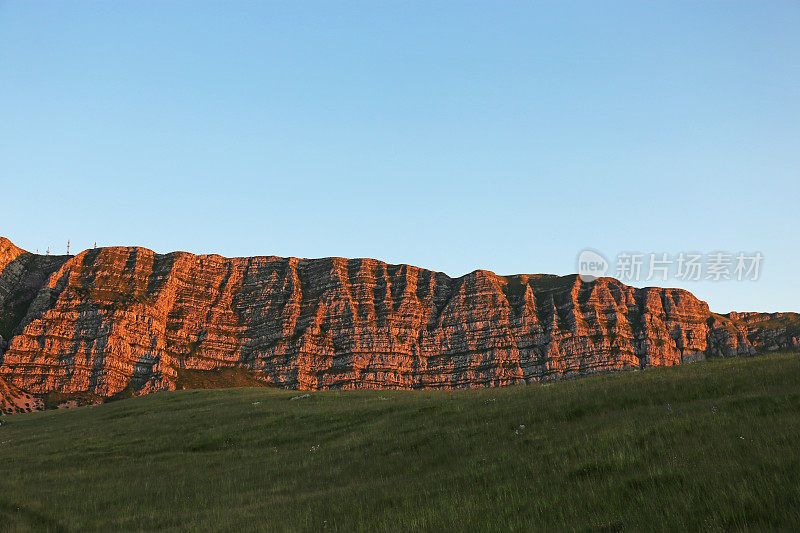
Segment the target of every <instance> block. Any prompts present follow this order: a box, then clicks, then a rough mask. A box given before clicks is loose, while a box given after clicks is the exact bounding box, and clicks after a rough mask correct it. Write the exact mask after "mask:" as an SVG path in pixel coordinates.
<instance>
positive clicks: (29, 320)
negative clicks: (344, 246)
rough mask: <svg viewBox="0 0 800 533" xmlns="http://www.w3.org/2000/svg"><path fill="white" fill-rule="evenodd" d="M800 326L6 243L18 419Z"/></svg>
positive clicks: (1, 362)
mask: <svg viewBox="0 0 800 533" xmlns="http://www.w3.org/2000/svg"><path fill="white" fill-rule="evenodd" d="M798 324H800V317H799V316H798V315H797V314H795V313H776V314H774V315H768V314H763V313H738V314H737V313H731V314H730V315H727V316H723V315H717V314H714V313H711V312H710V311H709V309H708V305H707V304H706V303H705V302H702V301H700V300H698V299H697V298H695V297H694V296H693V295H692V294H691V293H689V292H686V291H683V290H679V289H662V288H642V289H637V288H633V287H629V286H626V285H624V284H622V283H620V282H619V281H617V280H614V279H611V278H599V279H597V280H595V281H593V282H588V283H587V282H583V281H581V280H580V278H579V277H577V276H574V275H572V276H562V277H558V276H552V275H515V276H498V275H496V274H494V273H492V272H489V271H485V270H478V271H475V272H472V273H470V274H467V275H465V276H462V277H459V278H451V277H449V276H447V275H445V274H443V273H440V272H432V271H430V270H425V269H422V268H417V267H413V266H409V265H389V264H386V263H383V262H381V261H376V260H374V259H349V260H348V259H342V258H338V257H334V258H325V259H297V258H281V257H249V258H231V259H229V258H224V257H220V256H218V255H201V256H196V255H192V254H188V253H183V252H175V253H170V254H164V255H161V254H156V253H154V252H152V251H150V250H147V249H144V248H137V247H132V248H123V247H112V248H100V249H94V250H87V251H85V252H82V253H81V254H79V255H76V256H49V255H48V256H41V255H35V254H30V253H28V252H25V251H23V250H21V249H19V248H17V247H16V246H14V245H13V244H12V243H11V242H10V241H8V240H7V239H2V238H0V396H2V397H3V398H4V399H3V404H2V409H3V410H4V411H5V412H11V411H13V410H20V409H21V410H24V407H23V408H20V407H19V406H18V405H17V404H18V403H19V402H18V401H17V400H14V402H12V401H11V400H10V398H11V397H12V396H13V397H14V398H17V399H18V398H20V397H21V398H25V397H26V395H27V397H29V400H28V404H29V405H28V406H27V408H28V409H35V408H38V407H40V406H41V404H42V402H43V404H44V405H48V406H57V405H63V404H65V403H67V404H75V403H76V402H77V403H92V402H97V401H102V400H103V399H110V398H119V397H125V396H131V395H139V394H146V393H149V392H153V391H159V390H174V389H179V388H190V387H198V386H199V387H212V386H225V385H231V384H234V385H236V384H240V385H272V386H280V387H288V388H297V389H307V390H316V389H333V388H342V389H355V388H403V389H416V388H463V387H487V386H500V385H511V384H518V383H529V382H535V381H541V380H547V379H558V378H564V377H570V376H576V375H581V374H588V373H593V372H601V371H609V370H620V369H628V368H630V369H632V368H644V367H650V366H662V365H675V364H679V363H681V362H687V361H694V360H697V359H703V358H706V357H731V356H737V355H750V354H753V353H755V352H756V351H758V350H767V349H778V348H780V349H785V348H794V349H800V328H798ZM40 400H41V401H40ZM15 402H16V403H15ZM37 402H39V403H37ZM22 403H23V405H24V403H25V402H22ZM12 404H13V405H12ZM14 405H17V407H14Z"/></svg>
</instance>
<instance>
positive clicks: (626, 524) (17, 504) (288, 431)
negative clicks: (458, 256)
mask: <svg viewBox="0 0 800 533" xmlns="http://www.w3.org/2000/svg"><path fill="white" fill-rule="evenodd" d="M298 394H299V393H297V392H292V391H282V390H274V389H227V390H195V391H182V392H173V393H160V394H155V395H152V396H147V397H142V398H135V399H129V400H121V401H118V402H113V403H110V404H105V405H101V406H97V407H85V408H78V409H71V410H62V411H48V412H42V413H31V414H24V415H14V416H8V417H5V420H6V425H5V426H3V427H0V529H3V528H8V529H11V530H26V529H31V530H42V529H50V530H67V531H78V530H85V529H100V530H108V529H125V530H142V529H148V530H149V529H156V528H165V529H176V530H186V529H193V530H197V529H215V530H219V529H225V530H264V529H278V530H283V529H292V530H322V529H329V530H342V531H350V530H352V529H356V530H367V529H369V530H374V529H378V530H389V529H391V530H403V529H407V528H411V529H442V528H450V527H455V528H457V529H467V528H472V527H480V528H489V529H502V530H508V529H517V530H520V529H531V528H538V529H552V528H559V529H580V530H597V529H604V530H615V529H619V528H635V529H644V528H648V529H656V530H662V529H676V528H681V529H684V528H691V529H697V528H702V529H725V530H729V529H741V528H758V529H760V528H765V527H766V528H780V527H782V528H792V527H796V525H797V524H798V523H800V451H799V450H800V356H798V355H770V356H763V357H758V358H752V359H739V360H727V361H709V362H703V363H697V364H693V365H685V366H681V367H674V368H665V369H652V370H647V371H639V372H627V373H620V374H609V375H603V376H596V377H590V378H586V379H580V380H574V381H569V382H564V383H556V384H551V385H540V386H527V387H511V388H503V389H481V390H470V391H459V392H442V391H438V392H437V391H431V392H427V391H420V392H399V391H374V392H364V391H357V392H325V393H312V394H311V396H310V397H309V398H302V399H297V400H291V399H290V398H292V397H293V396H297V395H298Z"/></svg>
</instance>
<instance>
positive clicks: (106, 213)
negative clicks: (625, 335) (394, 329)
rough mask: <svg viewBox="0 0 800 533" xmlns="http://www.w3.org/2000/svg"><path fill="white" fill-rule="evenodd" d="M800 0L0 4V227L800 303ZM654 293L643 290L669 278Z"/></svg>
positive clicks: (760, 303)
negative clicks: (651, 257)
mask: <svg viewBox="0 0 800 533" xmlns="http://www.w3.org/2000/svg"><path fill="white" fill-rule="evenodd" d="M799 30H800V3H798V2H748V3H740V2H729V1H725V2H722V1H720V2H706V3H694V2H630V3H629V2H621V3H609V2H585V3H582V2H494V1H492V2H489V1H487V2H399V1H398V2H388V1H387V2H350V1H348V2H288V1H287V2H213V3H207V2H194V1H193V2H142V1H137V2H80V3H79V2H21V1H11V2H9V1H5V2H4V1H0V195H1V196H0V198H2V200H3V201H2V224H0V235H3V236H6V237H8V238H10V239H11V240H12V241H14V242H15V243H16V244H17V245H19V246H21V247H23V248H25V249H28V250H30V251H34V250H35V249H36V248H38V249H39V250H40V251H44V250H45V249H46V248H47V247H48V246H49V247H50V249H51V250H52V251H53V252H58V253H64V251H65V250H64V249H65V246H66V241H67V239H70V240H71V241H72V251H73V252H75V251H76V250H77V251H79V250H81V249H84V248H88V247H91V246H92V245H93V243H94V242H95V241H96V242H97V243H98V245H134V244H135V245H141V246H146V247H148V248H152V249H154V250H156V251H158V252H169V251H173V250H186V251H191V252H197V253H207V252H215V253H220V254H222V255H226V256H240V255H271V254H274V255H281V256H287V255H293V256H300V257H323V256H331V255H336V256H345V257H365V256H366V257H376V258H379V259H382V260H386V261H389V262H393V263H410V264H414V265H419V266H423V267H427V268H431V269H435V270H442V271H445V272H447V273H448V274H450V275H451V276H459V275H462V274H465V273H467V272H469V271H471V270H474V269H476V268H485V269H488V270H492V271H494V272H497V273H498V274H512V273H519V272H528V273H535V272H548V273H557V274H567V273H571V272H575V271H576V257H577V254H578V253H579V252H580V251H581V250H582V249H584V248H586V247H591V248H594V249H597V250H600V251H601V252H603V253H604V254H606V255H607V256H610V257H612V258H613V257H614V256H615V255H616V254H617V253H619V252H621V251H641V252H658V253H661V252H667V253H670V254H677V253H678V252H681V251H700V252H712V251H717V250H723V251H730V252H739V251H745V252H755V251H760V252H761V253H762V254H763V255H764V263H763V265H762V266H763V273H762V276H761V279H760V280H759V281H757V282H717V283H713V282H705V281H704V282H688V283H680V282H678V281H675V280H670V281H669V282H667V283H665V284H664V285H669V286H679V287H684V288H687V289H689V290H691V291H692V292H694V293H695V294H696V295H698V297H700V298H702V299H705V300H707V301H708V302H709V303H710V305H711V308H712V309H713V310H716V311H719V312H727V311H730V310H758V311H778V310H782V311H800V299H799V298H798V297H799V296H800V281H798V271H799V270H800V268H799V267H800V246H799V245H800V238H798V206H800V203H799V202H800V31H799ZM652 284H655V283H641V284H639V285H652Z"/></svg>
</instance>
